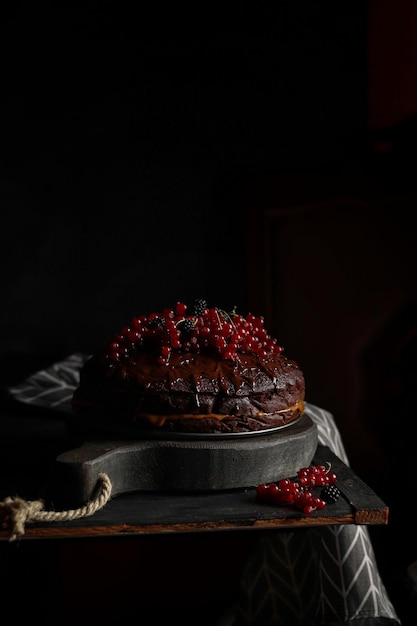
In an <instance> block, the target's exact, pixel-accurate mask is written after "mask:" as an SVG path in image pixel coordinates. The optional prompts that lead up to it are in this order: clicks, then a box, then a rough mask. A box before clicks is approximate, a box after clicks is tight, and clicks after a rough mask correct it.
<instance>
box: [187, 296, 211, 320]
mask: <svg viewBox="0 0 417 626" xmlns="http://www.w3.org/2000/svg"><path fill="white" fill-rule="evenodd" d="M206 309H207V302H206V300H202V299H201V298H198V299H197V300H194V302H193V304H192V305H191V307H190V315H194V316H195V317H198V316H199V315H203V313H204V311H205V310H206Z"/></svg>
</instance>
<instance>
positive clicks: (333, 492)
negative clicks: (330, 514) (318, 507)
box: [320, 485, 341, 504]
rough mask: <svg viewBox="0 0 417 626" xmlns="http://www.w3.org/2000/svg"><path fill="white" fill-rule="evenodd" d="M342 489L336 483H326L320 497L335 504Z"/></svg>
mask: <svg viewBox="0 0 417 626" xmlns="http://www.w3.org/2000/svg"><path fill="white" fill-rule="evenodd" d="M340 493H341V492H340V489H339V488H338V487H336V485H326V486H325V487H323V489H322V490H321V492H320V498H321V499H322V500H324V501H325V502H328V503H329V504H334V503H335V502H337V501H338V499H339V497H340Z"/></svg>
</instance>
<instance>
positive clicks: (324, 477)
mask: <svg viewBox="0 0 417 626" xmlns="http://www.w3.org/2000/svg"><path fill="white" fill-rule="evenodd" d="M330 469H331V464H330V463H327V465H310V466H309V467H302V468H301V469H299V470H298V472H297V477H296V478H294V479H290V478H283V479H281V480H278V481H276V482H271V483H262V484H260V485H258V486H257V488H256V499H257V501H258V502H266V503H268V504H275V505H278V506H290V507H293V508H295V509H299V510H301V511H302V512H303V513H304V514H305V515H311V514H312V513H313V511H316V510H321V509H324V508H325V506H326V504H327V503H329V502H336V501H337V499H338V498H339V495H340V491H339V489H338V488H337V487H336V486H335V483H336V482H337V476H336V474H335V473H334V472H332V471H330ZM317 487H320V489H321V491H320V496H317V495H315V494H314V489H316V488H317Z"/></svg>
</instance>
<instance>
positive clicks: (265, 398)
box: [73, 351, 305, 433]
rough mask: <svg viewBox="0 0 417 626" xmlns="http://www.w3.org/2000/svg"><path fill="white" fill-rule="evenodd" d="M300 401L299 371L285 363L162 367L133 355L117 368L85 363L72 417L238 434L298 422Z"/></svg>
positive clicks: (212, 358)
mask: <svg viewBox="0 0 417 626" xmlns="http://www.w3.org/2000/svg"><path fill="white" fill-rule="evenodd" d="M304 395H305V383H304V376H303V373H302V371H301V369H300V367H299V365H298V364H297V363H296V362H295V361H292V360H290V359H287V358H286V357H285V356H283V355H282V354H281V355H276V354H273V353H270V354H269V355H268V356H267V357H266V358H264V359H263V358H262V359H261V358H259V357H257V356H255V355H252V354H240V355H239V359H238V360H237V361H228V360H223V359H221V358H220V357H218V356H217V355H214V354H206V353H204V354H194V353H176V352H173V353H172V354H171V356H170V360H169V363H168V364H167V365H160V364H158V362H157V360H156V357H155V355H154V354H152V353H150V352H145V351H143V352H138V353H136V354H133V355H132V356H131V357H130V358H129V359H126V360H125V361H122V362H119V363H113V364H109V363H105V362H103V361H102V360H101V359H100V357H99V356H93V357H92V358H91V359H89V360H88V361H87V362H86V363H85V365H84V367H83V368H82V370H81V372H80V384H79V387H78V389H77V390H76V392H75V393H74V397H73V406H74V409H75V410H77V411H78V412H82V413H93V414H95V416H96V417H97V418H99V416H100V415H101V416H102V419H103V420H107V421H109V420H110V421H118V422H120V423H123V422H125V423H130V424H135V425H137V427H138V429H143V428H145V429H146V428H158V429H164V430H168V431H169V430H171V431H177V432H178V431H179V432H207V433H209V432H245V431H252V430H262V429H265V428H275V427H277V426H280V425H284V424H287V423H289V422H291V421H294V420H295V419H297V418H298V417H299V415H300V414H301V413H302V411H303V406H304V405H303V401H304Z"/></svg>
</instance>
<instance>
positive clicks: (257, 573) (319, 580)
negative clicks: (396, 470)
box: [9, 354, 401, 626]
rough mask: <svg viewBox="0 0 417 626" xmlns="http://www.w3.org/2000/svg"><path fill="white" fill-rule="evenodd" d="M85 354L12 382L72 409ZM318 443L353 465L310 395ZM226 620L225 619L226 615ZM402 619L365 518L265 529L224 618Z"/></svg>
mask: <svg viewBox="0 0 417 626" xmlns="http://www.w3.org/2000/svg"><path fill="white" fill-rule="evenodd" d="M86 358H87V356H86V355H82V354H73V355H70V356H69V357H68V358H67V359H65V360H63V361H60V362H58V363H55V364H54V365H52V366H51V367H50V368H47V369H45V370H42V371H40V372H36V373H35V374H33V375H32V376H30V377H29V378H28V379H26V380H25V381H24V382H23V383H21V384H20V385H17V386H15V387H12V388H11V389H9V391H10V393H11V395H12V396H14V397H15V399H16V400H18V401H20V402H24V403H26V404H29V405H33V406H42V407H45V408H49V409H54V410H58V411H64V412H68V411H71V404H70V402H71V398H72V394H73V392H74V389H75V387H76V385H77V384H78V380H79V370H80V368H81V366H82V365H83V363H84V362H85V360H86ZM306 413H307V414H308V415H309V416H310V417H311V419H312V420H313V421H314V422H315V423H316V425H317V429H318V440H319V443H321V444H323V445H325V446H328V447H329V448H330V449H331V450H332V451H333V452H334V453H335V454H336V455H337V456H338V457H339V458H340V459H341V460H342V461H343V462H344V463H346V464H347V465H348V459H347V456H346V451H345V449H344V446H343V442H342V439H341V436H340V433H339V430H338V429H337V426H336V424H335V421H334V418H333V416H332V415H331V414H330V413H329V412H328V411H325V410H324V409H321V408H319V407H317V406H314V405H312V404H309V403H306ZM224 623H225V624H226V622H224ZM336 624H351V626H371V625H372V626H377V625H380V626H383V625H386V626H387V625H388V624H391V625H392V626H394V625H400V624H401V622H400V620H399V618H398V616H397V614H396V611H395V609H394V607H393V605H392V603H391V601H390V599H389V597H388V594H387V591H386V589H385V586H384V584H383V582H382V580H381V577H380V574H379V571H378V568H377V564H376V559H375V554H374V550H373V547H372V544H371V540H370V537H369V531H368V529H367V527H366V526H360V525H353V524H352V525H343V526H338V525H334V526H322V527H313V528H308V529H297V530H294V531H281V530H279V531H263V532H262V531H260V532H259V539H258V541H257V544H256V546H255V549H254V550H253V552H252V554H251V557H250V558H249V560H248V562H247V564H246V566H245V568H244V571H243V575H242V579H241V591H240V597H239V599H238V601H237V603H236V605H235V606H234V607H232V609H231V613H230V616H228V618H227V626H292V625H294V626H323V625H324V626H334V625H336Z"/></svg>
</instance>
